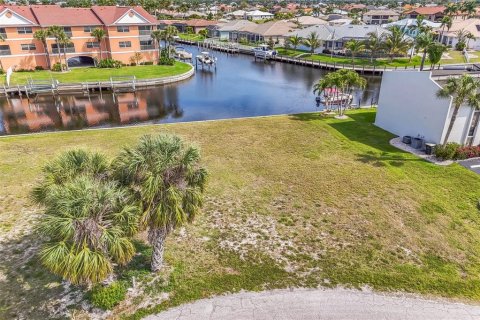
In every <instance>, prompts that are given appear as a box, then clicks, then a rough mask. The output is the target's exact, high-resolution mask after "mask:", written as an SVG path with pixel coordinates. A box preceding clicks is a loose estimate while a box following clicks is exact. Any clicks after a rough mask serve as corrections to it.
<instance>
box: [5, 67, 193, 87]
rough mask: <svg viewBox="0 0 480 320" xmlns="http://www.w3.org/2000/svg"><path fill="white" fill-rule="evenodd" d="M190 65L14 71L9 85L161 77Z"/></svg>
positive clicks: (172, 74)
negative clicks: (128, 77)
mask: <svg viewBox="0 0 480 320" xmlns="http://www.w3.org/2000/svg"><path fill="white" fill-rule="evenodd" d="M190 68H191V66H190V65H188V64H186V63H183V62H175V65H173V66H158V65H151V66H134V67H122V68H119V69H100V68H72V69H71V70H70V71H67V72H52V71H47V70H42V71H33V72H14V73H13V75H12V78H11V81H10V85H17V84H25V83H27V81H28V79H39V80H40V79H51V78H53V79H57V80H58V81H60V82H66V83H75V82H86V81H107V80H110V77H112V76H136V77H137V79H149V78H161V77H168V76H174V75H178V74H182V73H185V72H187V71H188V70H190Z"/></svg>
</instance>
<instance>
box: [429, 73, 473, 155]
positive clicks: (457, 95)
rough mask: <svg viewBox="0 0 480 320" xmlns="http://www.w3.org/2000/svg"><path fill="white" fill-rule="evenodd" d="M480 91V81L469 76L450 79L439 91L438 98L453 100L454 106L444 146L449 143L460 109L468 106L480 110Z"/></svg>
mask: <svg viewBox="0 0 480 320" xmlns="http://www.w3.org/2000/svg"><path fill="white" fill-rule="evenodd" d="M479 89H480V82H479V81H477V80H475V79H474V78H472V76H470V75H468V74H463V75H462V76H461V77H460V78H453V77H450V78H448V80H447V82H446V84H445V85H444V86H443V87H442V88H441V89H440V90H438V91H437V97H439V98H443V99H452V106H453V112H452V117H451V118H450V123H449V125H448V128H447V132H446V134H445V138H444V140H443V146H445V145H446V144H447V142H448V138H449V137H450V133H451V132H452V129H453V126H454V124H455V120H456V119H457V115H458V110H459V109H460V107H461V106H462V105H466V106H469V107H471V108H475V109H479V108H480V95H479V94H478V93H477V92H478V90H479Z"/></svg>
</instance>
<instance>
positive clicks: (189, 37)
mask: <svg viewBox="0 0 480 320" xmlns="http://www.w3.org/2000/svg"><path fill="white" fill-rule="evenodd" d="M178 36H179V37H180V38H181V39H183V40H189V41H203V39H205V37H204V36H202V35H201V34H196V33H180V34H178Z"/></svg>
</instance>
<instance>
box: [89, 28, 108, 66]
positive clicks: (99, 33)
mask: <svg viewBox="0 0 480 320" xmlns="http://www.w3.org/2000/svg"><path fill="white" fill-rule="evenodd" d="M91 36H92V37H94V38H95V39H96V40H97V42H98V44H99V50H100V61H102V42H103V39H105V37H106V36H107V33H106V32H105V30H103V29H101V28H95V29H94V30H92V33H91Z"/></svg>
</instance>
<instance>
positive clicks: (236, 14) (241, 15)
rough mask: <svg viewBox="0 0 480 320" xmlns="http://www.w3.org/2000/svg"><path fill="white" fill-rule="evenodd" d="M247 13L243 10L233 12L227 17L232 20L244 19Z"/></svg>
mask: <svg viewBox="0 0 480 320" xmlns="http://www.w3.org/2000/svg"><path fill="white" fill-rule="evenodd" d="M246 13H247V12H246V11H245V10H235V11H232V12H230V13H228V14H227V17H230V18H233V19H246V17H245V14H246Z"/></svg>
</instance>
